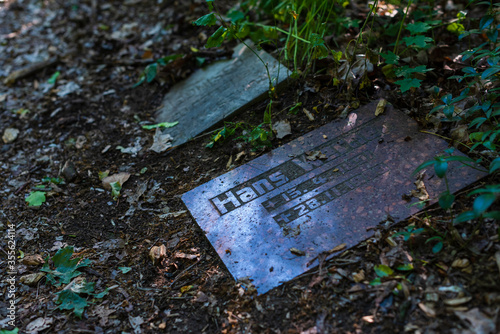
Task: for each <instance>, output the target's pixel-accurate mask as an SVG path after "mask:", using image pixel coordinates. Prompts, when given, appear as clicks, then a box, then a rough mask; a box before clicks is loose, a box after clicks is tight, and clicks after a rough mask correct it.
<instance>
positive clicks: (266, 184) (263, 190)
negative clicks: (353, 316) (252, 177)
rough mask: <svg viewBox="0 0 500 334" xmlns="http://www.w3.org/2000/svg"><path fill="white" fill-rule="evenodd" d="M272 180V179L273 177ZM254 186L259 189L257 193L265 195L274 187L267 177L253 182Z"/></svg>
mask: <svg viewBox="0 0 500 334" xmlns="http://www.w3.org/2000/svg"><path fill="white" fill-rule="evenodd" d="M278 173H279V174H281V172H278ZM283 176H284V175H283ZM269 179H271V175H270V176H269ZM271 181H272V179H271ZM285 182H286V181H285ZM252 187H253V188H254V189H255V190H256V191H257V193H259V195H264V194H265V193H267V192H268V191H271V190H273V189H274V187H273V185H272V184H271V183H270V182H269V181H268V180H267V179H263V180H259V181H257V182H255V183H253V184H252ZM266 188H267V190H266Z"/></svg>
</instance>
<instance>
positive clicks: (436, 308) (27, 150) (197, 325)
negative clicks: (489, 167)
mask: <svg viewBox="0 0 500 334" xmlns="http://www.w3.org/2000/svg"><path fill="white" fill-rule="evenodd" d="M205 13H206V6H205V3H204V2H203V1H189V2H181V1H174V2H171V1H135V0H126V1H105V2H98V1H90V0H88V1H87V0H84V1H67V2H60V1H59V2H58V1H48V0H47V1H35V0H32V1H29V0H25V1H15V0H10V1H9V0H8V1H2V2H0V78H1V79H2V82H3V83H0V131H1V132H2V134H3V133H4V131H5V130H6V129H7V128H13V129H17V130H19V133H18V135H17V138H16V139H15V140H14V141H12V142H8V143H4V142H2V144H1V146H0V159H1V160H0V184H1V187H0V198H1V206H0V222H1V225H0V229H1V230H2V232H3V233H2V234H3V236H4V237H3V238H2V239H1V241H0V246H1V248H0V254H1V255H0V268H2V273H1V274H0V275H1V276H0V277H1V282H0V291H2V299H1V300H0V318H1V319H0V324H1V327H3V328H9V329H12V326H9V321H10V320H11V319H10V318H9V314H11V313H9V309H8V307H9V306H10V305H11V304H10V300H11V299H9V298H8V293H9V292H12V291H11V287H12V284H11V283H9V280H8V278H9V277H10V276H11V275H12V274H11V273H10V272H12V269H9V260H10V259H9V255H10V253H9V252H10V250H11V248H10V246H11V245H12V243H9V241H11V240H15V241H16V244H15V261H16V264H15V266H14V267H15V270H14V274H13V276H14V277H15V284H14V287H15V291H14V293H15V297H14V299H13V300H14V301H15V327H17V328H19V332H20V333H37V332H41V333H125V332H126V333H131V332H134V333H159V332H166V333H304V334H305V333H309V334H313V333H399V332H408V333H498V332H499V330H500V327H499V326H500V323H499V319H498V310H499V307H500V285H499V284H498V279H499V272H500V244H499V232H498V222H496V221H488V220H485V221H483V222H482V223H477V222H476V223H466V224H462V225H460V226H457V227H456V228H455V227H453V226H450V224H448V222H449V221H450V216H451V215H454V214H456V213H460V212H462V211H463V210H465V209H468V208H469V207H470V206H471V204H472V202H471V199H470V198H467V197H465V196H459V197H458V199H459V200H458V203H457V204H455V206H454V207H453V210H452V211H451V212H443V211H441V210H439V209H438V208H435V207H430V208H429V209H428V210H427V211H426V212H425V213H421V214H418V215H415V216H414V217H411V218H410V219H409V220H407V221H404V222H401V223H399V224H397V225H395V224H393V223H392V222H390V221H388V222H385V223H384V222H382V224H381V227H380V229H379V230H378V231H377V232H376V234H375V237H373V238H371V239H369V240H366V241H365V242H363V243H361V244H360V245H358V246H357V247H355V248H353V249H349V250H346V251H345V252H344V253H343V254H342V255H340V256H338V257H335V258H333V259H325V261H323V262H322V265H321V266H320V267H319V268H314V269H312V270H311V271H310V272H308V273H306V274H304V275H302V276H301V277H298V278H296V279H294V280H292V281H290V282H287V283H284V284H283V285H282V286H280V287H278V288H275V289H273V290H272V291H270V292H269V293H267V294H265V295H261V296H257V295H256V293H255V290H254V289H253V288H252V286H251V283H250V282H235V281H234V280H233V279H232V277H231V276H230V274H229V273H228V271H227V270H226V269H225V267H224V265H223V263H222V262H221V261H220V259H219V258H218V256H217V254H216V253H215V251H214V250H213V249H212V247H211V245H210V244H209V242H208V241H207V240H206V238H205V236H204V235H203V232H202V231H201V230H200V228H199V227H198V226H197V224H196V222H195V221H193V219H191V218H190V216H189V213H188V212H186V208H185V206H184V205H183V203H182V202H181V200H180V196H181V195H182V194H183V193H185V192H186V191H188V190H190V189H193V188H195V187H196V186H198V185H200V184H202V183H204V182H207V181H209V180H211V179H213V178H214V177H216V176H218V175H221V174H223V173H225V172H227V170H228V169H232V168H234V167H236V166H239V165H241V164H244V163H246V162H248V161H250V160H252V159H254V158H255V157H257V156H258V155H260V154H262V153H263V152H266V151H268V150H270V149H272V148H261V149H258V150H253V148H252V146H251V145H250V144H247V143H242V142H241V141H232V140H229V141H227V142H226V143H224V144H223V145H216V146H215V147H214V148H212V149H208V148H205V145H206V144H207V142H208V140H209V138H210V136H208V135H207V136H202V137H200V138H198V139H195V140H193V141H191V142H189V143H187V144H185V145H182V146H180V147H177V148H175V149H172V150H169V151H167V152H165V153H161V154H157V153H155V152H153V151H150V150H148V148H149V147H150V146H151V144H152V143H153V134H154V131H151V130H146V129H143V128H142V127H141V126H142V125H144V124H153V123H155V121H154V118H153V114H154V112H155V110H156V109H157V108H158V107H160V103H161V100H162V98H163V96H164V94H165V93H166V92H167V91H168V89H169V88H170V87H171V86H172V85H173V84H174V83H175V82H177V81H179V80H181V79H183V78H185V77H187V76H188V75H189V74H190V73H192V72H193V71H194V70H195V69H196V68H197V59H196V57H199V56H200V55H201V56H202V57H203V58H205V61H206V63H210V62H212V61H214V60H216V59H218V58H224V57H225V56H227V54H228V52H227V50H230V48H231V46H232V45H231V44H230V45H229V46H227V47H226V49H221V50H219V51H202V53H201V54H199V53H198V54H196V53H195V52H194V51H193V49H192V48H197V49H200V50H202V49H203V45H204V43H205V39H206V36H207V35H209V33H210V31H208V29H207V28H200V27H195V26H193V25H192V24H191V22H192V21H193V20H195V19H197V18H198V17H200V16H201V15H203V14H205ZM362 13H363V11H361V13H358V14H356V13H353V15H363V14H362ZM269 51H271V52H272V51H273V50H269ZM172 54H182V55H184V56H183V57H182V58H180V59H177V60H176V61H174V62H173V63H171V64H170V65H168V66H166V67H165V68H163V70H162V72H161V73H159V75H158V78H157V79H156V80H155V81H153V82H152V83H151V84H147V85H146V84H144V85H141V86H139V87H137V88H132V85H133V84H134V83H135V82H137V80H138V78H139V75H140V73H141V72H142V70H143V69H144V67H145V66H146V65H147V64H148V63H151V62H152V60H153V59H158V58H160V57H163V56H166V55H172ZM47 59H50V60H51V61H50V62H49V63H45V64H43V66H41V68H40V69H38V70H37V71H34V72H33V73H30V74H29V75H26V76H24V77H22V78H20V79H18V80H15V81H14V82H5V79H6V78H8V77H9V75H10V74H12V73H13V72H14V71H16V70H19V69H21V68H24V67H26V66H28V67H29V66H32V64H34V63H39V62H41V61H45V60H47ZM443 61H444V60H442V59H435V62H436V63H435V64H434V65H436V67H439V66H441V68H443V67H444V66H443ZM323 65H324V66H328V64H327V63H326V64H323ZM318 66H321V64H319V65H318ZM56 72H59V73H60V75H59V77H58V78H57V80H56V81H55V82H52V81H51V80H50V78H51V77H53V75H54V74H55V73H56ZM376 77H377V74H376V73H375V74H374V79H373V80H382V79H377V78H376ZM214 93H215V92H214ZM419 94H420V95H419ZM382 95H383V96H382ZM341 96H342V95H339V94H338V91H337V89H333V88H331V87H329V86H328V85H327V82H325V81H324V76H316V77H315V76H311V77H309V78H307V79H306V80H302V81H299V82H297V83H294V84H291V85H289V86H288V87H287V88H286V89H285V91H284V92H283V93H282V94H281V95H280V96H279V98H278V100H277V102H276V105H275V110H276V112H275V113H274V114H273V117H274V118H276V120H280V119H288V120H289V121H290V123H291V125H292V130H293V134H292V135H291V136H288V137H286V140H287V141H288V140H291V139H293V138H296V137H298V136H300V135H301V134H304V133H306V132H308V131H310V130H312V129H314V128H317V127H319V126H321V125H323V124H326V123H328V122H330V121H333V120H334V119H335V118H336V117H337V116H338V114H339V112H340V111H342V110H343V109H344V107H345V106H346V102H345V101H344V100H343V99H342V98H341ZM425 96H426V95H425V93H424V92H423V91H422V92H417V93H416V94H415V95H413V96H411V98H412V99H413V100H411V101H410V100H402V99H396V98H394V97H395V95H394V93H393V92H392V91H391V90H388V91H385V92H379V91H376V90H368V91H363V92H359V93H358V96H357V98H358V100H359V101H360V102H361V103H365V102H368V101H370V100H375V99H378V98H380V97H386V98H387V99H388V100H389V101H391V102H393V104H394V105H396V106H397V107H399V108H400V109H401V110H404V111H406V112H407V113H408V114H410V115H411V116H413V117H414V118H415V119H417V120H418V121H419V122H420V124H421V126H422V127H432V126H433V125H432V124H428V123H426V122H425V120H424V117H423V116H424V115H425V113H426V112H427V111H428V110H424V109H423V108H420V105H421V104H422V101H423V100H424V99H425ZM319 100H321V101H329V103H328V105H329V106H328V107H326V106H325V105H326V104H325V103H323V105H322V106H321V107H320V108H317V109H316V110H317V112H316V117H315V120H314V121H310V120H309V119H308V118H307V117H306V115H305V114H303V113H301V112H299V113H297V114H296V115H294V114H289V113H287V111H286V110H287V109H286V107H290V106H291V105H294V104H295V102H296V101H301V102H302V103H303V106H304V107H306V108H309V110H313V108H314V107H315V106H318V104H317V101H319ZM265 103H266V102H265V101H264V102H263V103H262V104H259V105H256V106H254V107H253V108H252V109H251V110H248V111H246V112H244V113H242V114H240V115H238V116H235V117H234V118H233V119H230V120H229V121H234V122H238V121H245V122H248V123H249V124H254V125H257V124H259V123H260V120H261V119H262V115H263V112H264V109H265ZM280 110H283V111H280ZM446 130H447V129H442V131H446ZM283 143H284V141H281V140H278V139H273V140H272V145H273V147H278V146H280V145H282V144H283ZM120 146H121V147H122V148H121V149H120V148H117V147H120ZM240 152H245V154H244V155H242V158H241V159H239V160H238V161H235V157H236V155H237V154H238V153H240ZM231 157H232V158H231ZM230 159H231V160H232V161H231V162H230V163H228V162H229V160H230ZM105 171H109V173H110V175H112V174H117V173H126V174H129V175H130V178H129V179H128V181H126V182H125V183H124V184H123V188H122V189H121V191H120V196H119V197H117V198H116V199H113V196H112V195H111V192H110V191H108V190H105V189H103V185H102V182H101V180H100V179H99V174H100V173H102V172H105ZM45 178H52V179H45ZM56 178H59V179H56ZM44 179H45V180H44ZM61 180H63V181H64V182H59V181H61ZM473 186H477V185H473ZM33 191H42V192H45V194H46V199H45V202H44V203H43V204H42V205H40V206H39V207H37V208H34V207H32V206H31V207H30V206H28V203H27V202H26V198H27V196H28V195H29V194H30V193H31V192H33ZM408 226H410V227H408ZM418 228H424V229H425V232H423V233H420V234H418V233H410V232H408V233H406V238H405V235H400V236H393V234H394V233H395V232H398V231H408V230H409V229H410V230H412V231H413V230H416V229H418ZM437 235H439V236H443V237H444V247H443V250H441V251H440V252H437V253H434V252H433V251H432V248H433V246H434V243H433V242H427V241H428V240H429V238H431V237H433V236H437ZM404 239H407V240H404ZM161 245H164V246H165V248H164V250H165V254H164V256H163V257H162V259H161V260H160V261H157V262H156V263H153V261H152V260H151V258H150V256H149V254H150V251H151V249H153V247H155V246H161ZM67 246H73V247H74V254H73V256H77V257H81V258H82V259H83V260H82V261H84V260H87V262H85V263H81V264H82V266H81V267H80V268H79V269H78V271H80V272H81V274H80V275H79V276H78V277H76V278H72V279H69V281H72V283H69V282H66V283H64V282H63V284H59V285H57V284H51V283H50V282H49V279H48V278H47V275H46V276H43V277H41V276H40V277H41V279H39V280H37V279H36V278H35V277H37V275H38V274H39V273H41V272H42V268H43V266H44V262H45V268H46V269H47V270H45V272H44V273H45V274H46V273H47V271H49V274H50V270H54V269H55V268H56V266H57V259H54V258H53V256H54V255H55V254H56V252H58V251H60V250H61V249H69V248H67ZM49 258H50V259H49ZM88 261H90V262H88ZM65 263H66V265H67V266H70V265H69V264H68V263H67V262H65ZM408 263H411V264H412V267H411V268H410V267H406V268H403V267H400V270H399V271H396V272H394V273H392V274H390V275H388V277H382V279H381V284H380V285H376V286H374V285H370V284H369V282H371V281H372V280H374V279H375V278H376V277H377V273H376V272H375V271H374V267H375V266H377V265H380V264H384V265H387V266H389V267H391V268H396V267H398V265H403V264H408ZM47 266H48V268H47ZM58 268H59V269H60V270H63V269H64V268H63V266H61V267H58ZM70 274H71V272H70ZM30 275H31V276H30ZM52 275H53V276H54V275H55V274H54V272H52ZM49 276H50V275H49ZM55 276H57V275H55ZM378 276H380V274H379V275H378ZM40 277H38V278H40ZM83 279H85V281H86V282H87V283H84V282H83ZM21 281H23V282H24V283H22V282H21ZM89 282H90V283H93V288H94V290H93V293H95V294H92V291H91V290H85V289H83V288H89V286H91V285H88V283H89ZM68 283H69V284H68ZM78 284H80V287H83V288H82V289H83V290H80V291H79V293H76V294H73V295H70V294H64V293H62V292H65V291H66V292H67V291H75V290H71V289H70V288H69V287H68V286H70V287H71V285H72V286H73V287H74V286H77V285H78ZM106 288H108V290H109V291H108V290H105V289H106ZM103 291H107V292H108V293H107V294H105V295H104V296H99V295H98V294H99V293H101V292H103ZM76 295H77V296H79V298H81V300H80V299H78V298H77V297H75V296H76ZM82 300H83V304H84V305H83V306H82V304H81V303H82ZM79 303H80V304H79ZM75 305H76V307H77V308H78V307H79V306H78V305H80V307H82V308H83V313H82V314H81V317H78V316H77V315H75V312H73V309H74V308H75ZM64 308H68V309H64Z"/></svg>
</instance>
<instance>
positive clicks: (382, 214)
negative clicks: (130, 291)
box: [182, 103, 484, 293]
mask: <svg viewBox="0 0 500 334" xmlns="http://www.w3.org/2000/svg"><path fill="white" fill-rule="evenodd" d="M375 107H376V104H374V103H372V104H370V105H367V106H365V107H362V108H360V109H358V110H357V111H355V112H353V113H352V114H350V115H349V117H348V118H347V119H345V120H341V121H338V122H333V123H331V124H328V125H325V126H323V127H321V128H319V129H317V130H315V131H312V132H310V133H309V134H307V135H305V136H303V137H300V138H297V139H296V140H294V141H292V142H290V143H288V144H286V145H284V146H282V147H280V148H277V149H275V150H273V151H272V152H270V153H268V154H266V155H263V156H261V157H259V158H257V159H255V160H253V161H251V162H249V163H248V164H246V165H243V166H240V167H239V168H236V169H234V170H232V171H230V172H229V173H227V174H225V175H222V176H220V177H218V178H216V179H214V180H212V181H210V182H208V183H206V184H203V185H201V186H199V187H198V188H196V189H193V190H191V191H189V192H188V193H186V194H184V196H183V197H182V199H183V201H184V202H185V203H186V205H187V207H188V208H189V211H190V212H191V214H192V215H193V217H194V218H195V220H196V222H197V223H198V224H199V226H200V227H201V228H202V229H203V230H204V231H205V232H206V236H207V238H208V239H209V240H210V242H211V244H212V245H213V247H214V248H215V250H216V251H217V253H218V254H219V255H220V257H221V258H222V260H223V262H224V263H225V265H226V266H227V268H228V269H229V271H230V272H231V274H232V275H233V276H234V277H235V278H236V279H239V278H243V277H247V276H248V277H250V278H251V279H252V280H253V283H254V284H255V285H256V287H257V290H258V292H259V293H264V292H266V291H268V290H269V289H271V288H273V287H276V286H278V285H279V284H280V282H284V281H287V280H290V279H291V278H293V277H295V276H297V275H299V274H301V273H303V272H305V271H307V270H309V269H311V266H309V267H308V266H307V263H308V262H309V261H311V260H312V259H314V258H315V257H316V256H317V255H318V254H319V253H320V252H324V251H328V250H330V249H332V248H334V247H335V246H337V245H340V244H342V243H346V244H347V246H348V247H351V246H354V245H356V244H357V243H359V242H360V241H362V240H364V239H366V238H368V237H370V236H371V235H372V234H373V232H372V231H371V230H370V231H368V230H367V229H368V228H371V227H374V226H376V225H377V224H378V223H379V222H382V221H385V220H386V219H387V218H388V216H390V217H392V219H394V220H396V221H397V220H402V219H404V218H406V217H408V216H409V215H411V214H412V213H415V212H416V211H417V210H418V209H417V207H416V206H411V203H408V202H406V201H405V200H403V198H402V197H403V195H405V194H408V193H410V192H411V190H413V189H415V185H414V181H415V178H414V177H412V176H411V174H412V172H413V171H414V170H415V168H416V167H417V166H418V165H420V164H421V163H422V162H424V161H427V160H429V159H432V158H433V157H434V156H435V155H438V154H440V153H442V152H443V150H445V149H447V148H448V145H447V143H446V142H445V141H442V140H440V139H438V138H437V137H435V136H431V135H427V134H423V133H419V132H418V129H417V125H416V123H415V122H414V121H413V120H412V119H410V118H408V117H407V116H405V115H404V114H403V113H401V112H400V111H397V110H393V109H392V108H391V107H388V109H387V110H386V112H385V113H384V114H383V115H380V116H378V117H375V116H374V112H375ZM311 151H321V153H323V154H325V156H326V159H323V160H321V159H317V160H314V161H309V160H308V156H310V152H311ZM307 152H309V154H308V153H307ZM455 154H460V153H459V152H456V153H455ZM482 176H484V175H483V174H482V173H480V172H478V171H476V170H474V169H471V168H461V167H460V164H459V163H457V164H453V163H450V173H449V179H448V182H449V185H450V188H451V191H452V192H453V191H457V190H458V189H460V188H462V187H464V186H466V185H467V184H469V183H471V182H473V181H475V180H477V179H479V178H480V177H482ZM424 183H425V185H426V188H427V191H428V193H429V195H430V196H431V198H433V197H434V198H435V197H436V196H437V195H438V194H439V193H440V192H442V191H444V189H445V185H444V182H443V181H442V180H441V179H439V178H438V177H437V176H435V175H434V170H433V168H429V169H428V170H427V172H426V176H425V178H424ZM416 201H417V199H414V200H413V201H412V202H416ZM291 248H296V249H298V250H301V251H303V252H305V255H304V256H297V255H295V254H293V253H292V252H291V251H290V249H291ZM316 264H317V262H316V263H314V262H313V264H312V266H314V265H316Z"/></svg>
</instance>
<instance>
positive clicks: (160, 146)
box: [149, 128, 174, 153]
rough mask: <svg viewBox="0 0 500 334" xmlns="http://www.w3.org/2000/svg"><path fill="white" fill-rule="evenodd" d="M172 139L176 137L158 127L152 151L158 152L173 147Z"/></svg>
mask: <svg viewBox="0 0 500 334" xmlns="http://www.w3.org/2000/svg"><path fill="white" fill-rule="evenodd" d="M172 140H174V138H173V137H172V136H171V135H169V134H168V133H165V134H164V133H163V132H162V130H160V128H156V132H155V135H154V137H153V145H151V147H150V148H149V149H150V150H151V151H154V152H156V153H161V152H164V151H166V150H168V149H169V148H170V147H172V143H171V142H172Z"/></svg>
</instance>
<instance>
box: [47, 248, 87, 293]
mask: <svg viewBox="0 0 500 334" xmlns="http://www.w3.org/2000/svg"><path fill="white" fill-rule="evenodd" d="M73 251H74V248H73V247H72V246H69V247H64V248H61V249H59V250H58V251H57V253H56V254H55V255H54V256H53V257H52V262H53V263H54V267H55V269H54V270H51V269H50V267H49V264H48V262H46V263H45V265H44V266H43V268H42V269H41V270H42V271H43V272H46V273H48V274H49V275H51V276H52V277H57V278H59V279H60V283H63V284H68V283H69V282H70V281H71V280H72V279H73V278H74V277H77V276H78V275H80V274H81V273H80V272H79V271H77V269H78V268H81V267H86V266H88V265H89V264H90V260H88V259H85V260H83V261H80V260H81V257H78V258H75V259H72V260H71V259H70V258H71V256H72V255H73ZM60 283H59V284H60Z"/></svg>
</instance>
